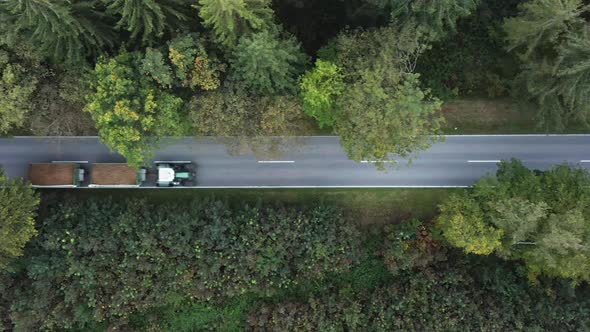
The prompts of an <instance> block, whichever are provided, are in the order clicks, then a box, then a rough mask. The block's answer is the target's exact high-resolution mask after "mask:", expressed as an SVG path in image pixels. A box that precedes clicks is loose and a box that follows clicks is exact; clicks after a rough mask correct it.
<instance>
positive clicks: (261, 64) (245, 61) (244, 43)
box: [230, 31, 307, 95]
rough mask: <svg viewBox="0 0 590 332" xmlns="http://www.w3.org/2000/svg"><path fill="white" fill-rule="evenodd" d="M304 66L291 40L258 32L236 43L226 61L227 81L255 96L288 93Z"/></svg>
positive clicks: (299, 51) (268, 32) (299, 48)
mask: <svg viewBox="0 0 590 332" xmlns="http://www.w3.org/2000/svg"><path fill="white" fill-rule="evenodd" d="M306 62H307V57H306V56H305V54H304V53H303V52H302V51H301V47H300V45H299V43H298V42H297V41H296V40H295V38H293V37H288V38H280V37H279V36H278V35H277V34H276V33H273V32H270V31H262V32H257V33H254V34H251V35H249V36H245V37H242V38H241V39H240V41H239V43H238V45H237V46H236V48H235V49H234V51H233V53H232V56H231V58H230V64H231V77H232V79H233V80H235V81H236V82H238V83H240V84H242V85H243V86H244V87H245V88H246V89H247V90H249V91H251V92H254V93H257V94H263V95H272V94H281V93H287V92H291V93H292V92H294V91H295V90H296V89H297V77H298V76H299V74H301V73H302V71H303V66H304V65H305V63H306Z"/></svg>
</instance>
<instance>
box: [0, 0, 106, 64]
mask: <svg viewBox="0 0 590 332" xmlns="http://www.w3.org/2000/svg"><path fill="white" fill-rule="evenodd" d="M101 18H102V13H101V12H99V11H97V10H95V9H94V8H93V5H92V3H91V2H89V1H74V2H72V1H65V0H55V1H48V0H22V1H21V0H9V1H3V2H2V3H1V4H0V24H1V26H0V27H1V29H0V31H1V35H0V40H2V42H3V43H6V44H8V45H9V46H10V47H17V46H18V44H20V43H23V42H25V43H27V44H28V45H30V46H34V47H35V48H36V49H37V51H38V52H39V53H40V54H42V55H44V56H46V57H48V58H51V59H53V60H54V61H56V62H67V63H70V64H72V63H76V64H79V63H81V62H85V61H86V57H87V56H90V55H95V56H96V55H98V54H100V53H101V52H103V51H104V50H105V49H109V48H110V47H112V46H113V40H112V39H113V34H112V31H111V28H110V27H109V26H108V24H107V23H106V22H104V20H102V19H101Z"/></svg>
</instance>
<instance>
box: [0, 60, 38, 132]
mask: <svg viewBox="0 0 590 332" xmlns="http://www.w3.org/2000/svg"><path fill="white" fill-rule="evenodd" d="M38 69H39V64H38V63H37V62H36V61H23V62H22V63H21V62H17V61H15V59H14V56H13V55H11V53H9V52H7V51H5V50H2V49H0V75H1V77H0V78H1V79H0V133H1V134H6V133H8V132H9V131H10V130H11V129H13V128H16V127H22V126H23V125H24V124H25V123H26V120H27V116H29V114H30V113H31V111H32V102H31V99H32V97H33V94H34V92H35V90H36V89H37V83H38V81H39V77H38V76H39V75H38V74H39V71H38Z"/></svg>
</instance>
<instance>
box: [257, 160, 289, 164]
mask: <svg viewBox="0 0 590 332" xmlns="http://www.w3.org/2000/svg"><path fill="white" fill-rule="evenodd" d="M258 163H259V164H294V163H295V160H258Z"/></svg>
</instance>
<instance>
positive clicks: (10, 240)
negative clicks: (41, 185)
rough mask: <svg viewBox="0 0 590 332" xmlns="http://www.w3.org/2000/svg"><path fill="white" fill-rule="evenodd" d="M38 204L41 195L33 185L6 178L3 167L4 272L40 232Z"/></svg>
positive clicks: (0, 253) (0, 254) (0, 229)
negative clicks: (37, 225)
mask: <svg viewBox="0 0 590 332" xmlns="http://www.w3.org/2000/svg"><path fill="white" fill-rule="evenodd" d="M38 205H39V196H38V195H37V193H36V192H35V190H34V189H33V188H31V186H30V185H29V184H27V183H25V182H24V181H22V180H20V179H15V180H10V179H8V178H6V176H5V175H4V171H3V170H2V169H1V168H0V238H2V241H0V273H1V272H3V270H6V269H9V264H10V263H11V262H12V261H13V260H14V259H15V258H17V257H19V256H22V254H23V248H24V247H25V245H26V244H27V242H29V240H30V239H31V237H33V236H34V235H35V234H37V231H36V229H35V217H36V216H37V206H38Z"/></svg>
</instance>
